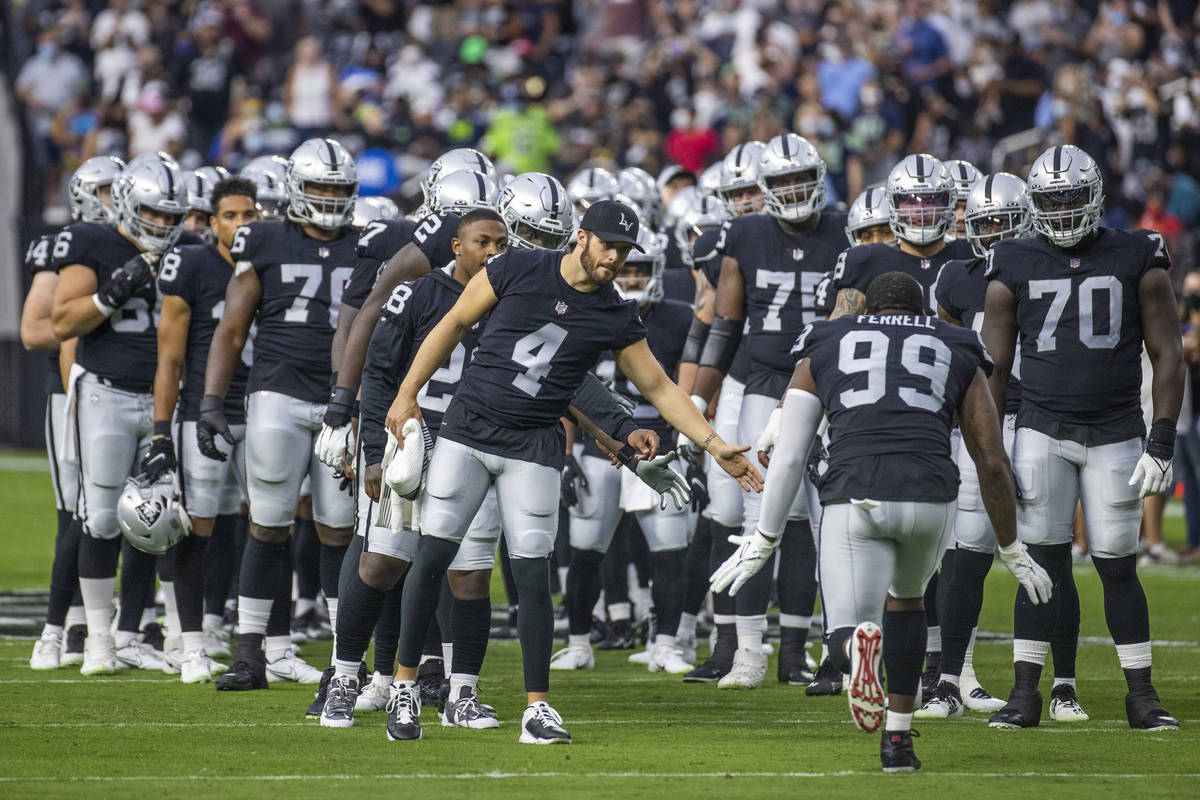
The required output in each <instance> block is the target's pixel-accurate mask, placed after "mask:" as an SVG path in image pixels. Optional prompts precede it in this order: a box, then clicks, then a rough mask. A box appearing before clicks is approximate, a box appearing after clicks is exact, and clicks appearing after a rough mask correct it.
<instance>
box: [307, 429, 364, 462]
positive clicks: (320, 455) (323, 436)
mask: <svg viewBox="0 0 1200 800" xmlns="http://www.w3.org/2000/svg"><path fill="white" fill-rule="evenodd" d="M313 453H315V454H316V456H317V459H318V460H319V461H320V462H321V463H322V464H324V465H325V466H327V467H333V468H334V469H341V468H342V460H343V459H344V460H346V461H348V462H352V461H353V460H354V429H353V428H351V427H350V423H346V424H345V425H340V426H338V427H336V428H331V427H329V426H328V425H322V426H321V432H320V433H318V434H317V441H316V444H314V445H313Z"/></svg>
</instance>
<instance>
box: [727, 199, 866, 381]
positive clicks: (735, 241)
mask: <svg viewBox="0 0 1200 800" xmlns="http://www.w3.org/2000/svg"><path fill="white" fill-rule="evenodd" d="M845 227H846V216H845V214H839V213H834V212H822V213H821V218H820V220H819V221H818V224H817V227H816V229H815V230H814V231H813V232H812V233H811V234H791V233H787V232H785V231H784V230H783V228H782V227H780V225H779V223H778V222H777V221H776V220H775V219H774V218H773V217H771V216H769V215H767V214H765V213H760V214H746V215H745V216H741V217H737V218H736V219H733V220H731V221H730V222H729V223H728V225H726V226H725V227H724V228H722V230H723V231H724V234H725V235H724V238H723V239H718V241H717V244H716V250H717V252H719V253H720V254H722V255H726V256H729V257H731V258H733V259H735V260H736V261H737V262H738V269H739V271H740V272H741V274H742V279H743V281H744V283H745V298H746V300H745V303H746V321H747V323H748V325H747V328H746V334H745V338H746V340H747V351H746V352H747V355H749V360H750V363H749V369H748V373H747V376H746V391H747V392H750V393H755V394H766V395H769V396H772V397H778V396H780V395H781V394H782V393H783V389H784V387H786V386H787V382H788V379H789V378H790V377H791V374H792V367H793V363H792V360H791V358H790V357H789V356H788V351H789V349H790V348H791V345H792V343H793V342H794V341H795V340H796V336H797V335H798V334H799V333H800V331H801V330H803V328H804V326H805V325H806V324H808V323H809V322H812V321H814V320H816V319H819V318H820V314H819V312H818V311H817V308H816V304H815V301H814V290H815V289H816V286H817V282H818V281H819V280H820V279H821V276H822V275H824V274H825V273H826V272H828V271H829V270H831V269H833V267H834V264H835V263H836V262H837V257H838V254H839V253H840V252H841V251H842V250H843V249H844V247H845V244H844V243H845V241H846V233H845ZM718 269H719V267H718ZM713 285H714V286H716V285H717V284H713Z"/></svg>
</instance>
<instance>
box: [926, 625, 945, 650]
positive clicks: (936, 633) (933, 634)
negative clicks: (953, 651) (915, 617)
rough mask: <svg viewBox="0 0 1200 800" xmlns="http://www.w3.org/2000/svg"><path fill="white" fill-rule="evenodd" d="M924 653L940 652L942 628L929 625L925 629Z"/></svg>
mask: <svg viewBox="0 0 1200 800" xmlns="http://www.w3.org/2000/svg"><path fill="white" fill-rule="evenodd" d="M925 652H926V653H940V652H942V626H941V625H930V626H929V627H928V628H926V629H925Z"/></svg>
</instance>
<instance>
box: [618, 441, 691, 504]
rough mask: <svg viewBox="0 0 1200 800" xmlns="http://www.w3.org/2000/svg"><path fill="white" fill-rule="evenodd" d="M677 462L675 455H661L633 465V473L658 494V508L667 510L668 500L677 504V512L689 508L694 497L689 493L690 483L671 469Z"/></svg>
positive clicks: (671, 453)
mask: <svg viewBox="0 0 1200 800" xmlns="http://www.w3.org/2000/svg"><path fill="white" fill-rule="evenodd" d="M674 460H675V453H674V451H671V452H669V453H660V454H659V455H658V456H657V457H656V458H653V459H650V460H649V461H641V460H639V461H638V462H637V463H636V464H634V465H633V472H634V474H635V475H637V476H638V478H639V479H640V480H641V482H642V483H644V484H646V485H647V486H649V487H650V488H651V489H653V490H654V491H656V492H658V507H659V508H660V509H665V508H666V507H667V500H670V501H671V502H673V503H674V504H675V510H676V511H682V510H683V509H685V508H687V505H688V503H689V502H691V499H692V495H691V492H689V491H688V483H687V481H685V480H684V479H683V477H682V476H681V475H680V474H679V473H678V472H676V471H675V470H673V469H671V467H670V464H671V462H672V461H674Z"/></svg>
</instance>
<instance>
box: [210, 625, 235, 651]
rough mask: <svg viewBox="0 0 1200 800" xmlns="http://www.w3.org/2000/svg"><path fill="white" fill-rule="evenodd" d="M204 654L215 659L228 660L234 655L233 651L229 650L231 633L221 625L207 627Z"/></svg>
mask: <svg viewBox="0 0 1200 800" xmlns="http://www.w3.org/2000/svg"><path fill="white" fill-rule="evenodd" d="M204 652H206V653H208V654H209V655H210V656H212V657H213V658H228V657H229V656H231V655H233V651H232V650H230V649H229V633H228V632H227V631H226V630H225V629H224V628H223V627H221V626H220V625H215V626H214V625H205V626H204Z"/></svg>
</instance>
